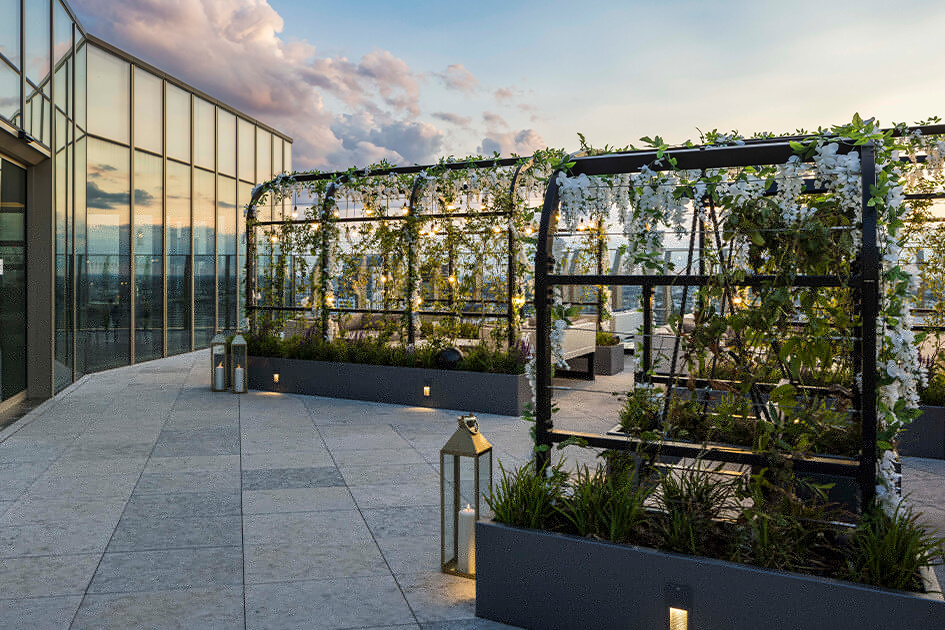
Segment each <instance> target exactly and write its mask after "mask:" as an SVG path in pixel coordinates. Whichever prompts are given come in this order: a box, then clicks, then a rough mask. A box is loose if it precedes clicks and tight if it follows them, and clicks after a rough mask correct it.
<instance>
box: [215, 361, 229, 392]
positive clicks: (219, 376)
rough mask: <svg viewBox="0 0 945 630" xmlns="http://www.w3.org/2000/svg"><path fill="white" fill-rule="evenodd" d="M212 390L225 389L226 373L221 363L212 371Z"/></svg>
mask: <svg viewBox="0 0 945 630" xmlns="http://www.w3.org/2000/svg"><path fill="white" fill-rule="evenodd" d="M213 388H214V389H218V390H222V389H224V388H226V373H225V372H224V370H223V364H222V363H221V364H220V365H218V366H217V367H215V368H214V369H213Z"/></svg>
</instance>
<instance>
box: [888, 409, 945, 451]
mask: <svg viewBox="0 0 945 630" xmlns="http://www.w3.org/2000/svg"><path fill="white" fill-rule="evenodd" d="M919 408H920V409H921V410H922V415H921V416H919V417H918V418H917V419H916V420H915V421H914V422H912V423H911V424H909V425H908V426H907V427H906V429H905V430H904V431H903V432H902V434H901V435H900V436H899V444H898V451H899V454H900V455H904V456H906V457H928V458H931V459H945V407H931V406H928V405H922V406H921V407H919Z"/></svg>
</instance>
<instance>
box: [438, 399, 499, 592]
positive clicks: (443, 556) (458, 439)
mask: <svg viewBox="0 0 945 630" xmlns="http://www.w3.org/2000/svg"><path fill="white" fill-rule="evenodd" d="M491 491H492V445H491V444H489V442H488V441H487V440H486V438H485V437H483V435H482V434H481V433H480V432H479V420H478V419H477V418H476V416H474V415H472V414H470V415H467V416H460V417H459V428H458V429H457V430H456V432H455V433H454V434H453V437H451V438H450V439H449V441H448V442H447V443H446V446H444V447H443V448H442V449H440V502H441V503H440V541H441V543H440V565H441V568H442V570H443V572H444V573H452V574H454V575H461V576H463V577H469V578H472V577H475V576H476V521H478V520H479V515H480V514H481V513H482V512H484V511H485V499H484V496H485V495H486V494H487V493H489V492H491Z"/></svg>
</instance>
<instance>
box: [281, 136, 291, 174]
mask: <svg viewBox="0 0 945 630" xmlns="http://www.w3.org/2000/svg"><path fill="white" fill-rule="evenodd" d="M282 164H283V167H284V168H285V170H286V171H288V172H289V173H291V172H292V143H291V142H286V143H285V147H284V149H283V157H282Z"/></svg>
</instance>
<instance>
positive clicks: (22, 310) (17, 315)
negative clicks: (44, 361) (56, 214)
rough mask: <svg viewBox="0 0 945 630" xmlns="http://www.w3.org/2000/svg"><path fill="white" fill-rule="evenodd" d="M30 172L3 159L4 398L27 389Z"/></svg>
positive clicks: (0, 335) (0, 317)
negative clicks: (27, 183)
mask: <svg viewBox="0 0 945 630" xmlns="http://www.w3.org/2000/svg"><path fill="white" fill-rule="evenodd" d="M25 214H26V171H24V170H23V169H21V168H19V167H17V166H14V165H13V164H10V163H9V162H7V161H6V160H0V259H2V260H3V275H2V276H0V321H2V322H3V326H0V400H6V399H7V398H9V397H10V396H13V395H15V394H18V393H20V392H21V391H23V390H24V389H26V243H25V241H24V236H25V234H24V230H23V226H24V222H25Z"/></svg>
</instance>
